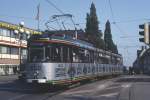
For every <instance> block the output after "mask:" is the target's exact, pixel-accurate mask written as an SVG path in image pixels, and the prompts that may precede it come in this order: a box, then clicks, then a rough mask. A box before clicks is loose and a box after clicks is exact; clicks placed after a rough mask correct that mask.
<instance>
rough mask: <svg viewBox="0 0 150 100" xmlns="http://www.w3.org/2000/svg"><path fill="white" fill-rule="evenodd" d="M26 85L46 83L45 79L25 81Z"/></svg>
mask: <svg viewBox="0 0 150 100" xmlns="http://www.w3.org/2000/svg"><path fill="white" fill-rule="evenodd" d="M27 83H46V79H27Z"/></svg>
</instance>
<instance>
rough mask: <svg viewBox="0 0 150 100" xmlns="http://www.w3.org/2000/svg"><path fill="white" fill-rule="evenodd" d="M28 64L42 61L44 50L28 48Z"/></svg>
mask: <svg viewBox="0 0 150 100" xmlns="http://www.w3.org/2000/svg"><path fill="white" fill-rule="evenodd" d="M29 53H30V62H41V61H43V60H44V48H37V47H36V48H30V52H29Z"/></svg>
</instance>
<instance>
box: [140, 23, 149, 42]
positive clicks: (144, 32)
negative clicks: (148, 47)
mask: <svg viewBox="0 0 150 100" xmlns="http://www.w3.org/2000/svg"><path fill="white" fill-rule="evenodd" d="M149 27H150V26H149V23H145V24H142V25H139V28H140V29H143V30H142V31H140V32H139V35H141V36H143V37H142V38H139V41H140V42H144V43H146V44H150V28H149Z"/></svg>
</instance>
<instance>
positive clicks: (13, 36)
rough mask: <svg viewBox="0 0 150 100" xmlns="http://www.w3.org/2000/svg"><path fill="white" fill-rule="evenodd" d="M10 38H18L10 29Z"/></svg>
mask: <svg viewBox="0 0 150 100" xmlns="http://www.w3.org/2000/svg"><path fill="white" fill-rule="evenodd" d="M10 34H11V37H12V38H18V35H17V34H16V33H15V32H14V31H13V30H12V31H11V32H10Z"/></svg>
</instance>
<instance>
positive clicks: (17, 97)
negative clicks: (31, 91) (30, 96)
mask: <svg viewBox="0 0 150 100" xmlns="http://www.w3.org/2000/svg"><path fill="white" fill-rule="evenodd" d="M26 95H27V94H23V95H19V96H15V97H12V98H10V99H8V100H17V99H20V98H22V97H25V96H26Z"/></svg>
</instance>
